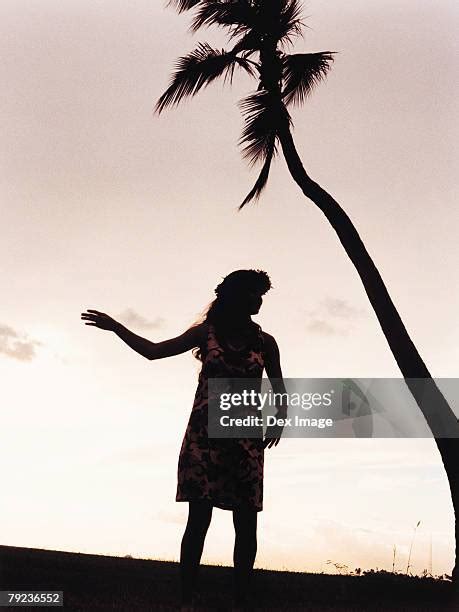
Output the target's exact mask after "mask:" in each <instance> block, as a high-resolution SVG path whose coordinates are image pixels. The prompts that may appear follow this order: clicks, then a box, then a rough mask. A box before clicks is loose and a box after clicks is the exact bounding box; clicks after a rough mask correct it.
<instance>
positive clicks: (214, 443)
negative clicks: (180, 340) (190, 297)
mask: <svg viewBox="0 0 459 612" xmlns="http://www.w3.org/2000/svg"><path fill="white" fill-rule="evenodd" d="M257 327H258V334H259V338H260V346H263V336H262V331H261V327H260V326H258V325H257ZM263 369H264V352H263V349H261V350H260V352H256V351H254V350H252V349H250V347H247V348H244V349H242V350H240V351H233V350H231V351H230V350H227V349H223V348H222V346H221V345H220V344H219V342H218V340H217V338H216V335H215V329H214V327H213V325H211V324H210V325H209V328H208V335H207V346H206V351H205V352H204V361H203V365H202V369H201V371H200V373H199V379H198V387H197V390H196V395H195V398H194V403H193V408H192V411H191V414H190V418H189V421H188V425H187V428H186V431H185V435H184V437H183V442H182V446H181V449H180V455H179V462H178V483H177V495H176V498H175V499H176V501H195V500H210V501H211V502H212V505H213V506H216V507H217V508H221V509H222V510H234V509H236V508H238V507H239V506H241V505H244V506H246V507H247V506H248V507H249V508H251V509H253V510H256V511H257V512H259V511H261V510H263V459H264V448H263V440H262V438H225V439H222V438H209V437H208V431H207V416H208V412H207V407H208V378H217V377H227V378H230V377H235V378H247V377H254V378H257V377H258V378H260V379H261V377H262V374H263Z"/></svg>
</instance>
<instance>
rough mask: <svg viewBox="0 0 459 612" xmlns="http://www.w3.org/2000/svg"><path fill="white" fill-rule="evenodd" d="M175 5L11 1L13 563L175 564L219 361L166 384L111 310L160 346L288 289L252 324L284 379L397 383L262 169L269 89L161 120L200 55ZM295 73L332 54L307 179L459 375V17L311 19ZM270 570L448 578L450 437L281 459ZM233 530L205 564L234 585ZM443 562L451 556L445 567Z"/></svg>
mask: <svg viewBox="0 0 459 612" xmlns="http://www.w3.org/2000/svg"><path fill="white" fill-rule="evenodd" d="M165 4H166V3H165V2H151V1H147V0H132V1H131V2H129V3H126V2H124V1H121V0H91V1H90V2H89V1H88V0H84V1H78V2H76V1H74V0H65V2H57V1H56V0H27V1H25V0H14V1H13V0H3V1H2V2H1V3H0V24H1V25H0V29H1V36H0V52H1V56H2V60H3V61H2V65H1V67H0V75H1V76H0V78H1V83H2V91H3V95H2V97H1V99H0V117H1V123H2V138H1V141H0V152H1V164H0V167H1V170H0V195H1V197H0V201H1V204H0V205H1V216H2V229H1V240H0V256H1V259H2V263H3V274H2V278H3V288H4V291H3V295H2V307H1V310H0V375H1V380H2V385H1V396H2V408H3V409H2V410H1V413H0V415H1V417H0V418H1V427H2V431H3V432H7V434H6V435H4V436H3V440H2V446H1V449H0V465H1V468H2V474H3V480H4V486H3V488H2V491H3V492H2V500H1V510H0V518H1V520H0V538H1V542H2V544H6V545H15V546H30V547H38V548H47V549H58V550H70V551H78V552H91V553H100V554H113V555H126V554H130V555H132V556H138V557H140V556H142V557H145V558H155V559H169V560H178V558H179V549H180V542H181V537H182V534H183V530H184V527H185V523H186V517H187V504H185V503H177V502H175V492H176V484H177V481H176V472H177V461H178V452H179V450H180V446H181V442H182V438H183V434H184V431H185V427H186V424H187V421H188V418H189V414H190V411H191V407H192V404H193V397H194V392H195V390H196V385H197V374H198V371H199V362H198V361H197V360H196V359H194V358H193V356H192V355H191V353H190V352H189V353H186V354H182V355H179V356H175V357H173V358H169V359H164V360H158V361H147V360H146V359H144V358H143V357H141V356H140V355H139V354H137V353H135V352H134V351H132V350H131V349H130V348H129V347H127V346H126V345H125V344H124V343H123V342H122V341H121V340H120V339H119V338H117V337H116V336H115V335H114V334H112V333H110V332H106V331H102V330H99V329H96V328H93V327H89V326H85V325H84V323H83V322H82V321H81V320H80V313H81V312H83V311H85V310H86V309H87V308H95V309H98V310H101V311H103V312H106V313H108V314H110V315H111V316H113V317H114V318H116V319H117V320H119V321H121V322H122V323H123V324H124V325H126V326H127V327H129V329H131V330H132V331H134V332H135V333H137V334H140V335H143V336H145V337H147V338H149V339H151V340H153V341H155V342H156V341H160V340H164V339H166V338H169V337H173V336H176V335H178V334H179V333H181V332H182V331H184V330H185V329H186V328H187V327H189V326H190V325H191V324H192V323H193V322H194V321H195V320H196V319H197V318H198V317H199V316H200V314H201V312H202V311H203V309H204V308H205V307H206V306H207V304H208V303H209V302H210V301H211V300H212V299H213V289H214V287H215V286H216V285H217V284H218V283H219V282H220V280H221V279H222V277H223V276H224V275H226V274H228V273H229V272H230V271H232V270H235V269H239V268H260V269H263V270H266V271H268V273H269V275H270V276H271V278H272V282H273V289H272V290H271V291H270V292H269V293H268V294H267V295H266V296H265V298H264V304H263V306H262V309H261V310H260V313H259V315H257V316H256V318H255V320H257V322H258V323H260V325H261V326H262V328H263V329H264V330H265V331H267V332H269V333H271V334H272V335H274V336H275V338H276V340H277V342H278V345H279V347H280V354H281V364H282V369H283V373H284V376H285V377H290V378H294V377H301V378H309V377H311V378H312V377H335V376H336V377H341V376H345V377H360V378H364V377H379V378H380V377H400V376H401V374H400V371H399V370H398V367H397V365H396V363H395V360H394V358H393V356H392V354H391V352H390V350H389V347H388V345H387V342H386V340H385V337H384V335H383V334H382V331H381V328H380V326H379V323H378V320H377V318H376V316H375V314H374V313H373V311H372V308H371V306H370V304H369V301H368V298H367V296H366V294H365V291H364V289H363V285H362V283H361V281H360V278H359V277H358V274H357V272H356V271H355V269H354V267H353V265H352V264H351V262H350V260H349V259H348V258H347V256H346V254H345V252H344V250H343V248H342V246H341V244H340V242H339V240H338V239H337V236H336V234H335V233H334V231H333V229H332V228H331V227H330V226H329V224H328V223H327V221H326V219H325V217H324V216H323V215H322V214H321V212H320V211H319V210H318V209H317V208H316V207H315V206H314V205H313V203H312V202H310V201H309V200H307V199H306V198H304V196H303V195H302V193H301V192H300V190H299V189H298V187H297V186H296V185H295V184H294V183H293V181H292V179H291V178H290V176H289V174H288V171H287V168H286V165H285V162H284V161H283V159H282V158H281V157H279V158H278V159H276V161H275V163H274V167H273V168H272V171H271V174H270V178H269V182H268V185H267V188H266V190H265V192H264V193H263V195H262V197H261V199H260V201H259V202H258V203H256V204H252V205H248V206H247V207H245V208H244V209H243V211H241V212H237V206H238V205H239V204H240V203H241V202H242V200H243V199H244V197H245V195H246V194H247V193H248V191H249V190H250V189H251V187H252V185H253V183H254V181H255V179H256V176H257V170H256V169H250V168H248V167H247V165H246V163H245V162H244V160H243V159H242V157H241V154H240V149H238V146H237V141H238V138H239V136H240V132H241V128H242V118H241V115H240V113H239V110H238V107H237V101H238V100H240V99H241V98H242V97H244V96H245V95H247V94H248V93H250V92H251V91H253V90H254V89H255V87H256V86H255V83H254V82H251V81H250V78H249V77H248V75H245V74H243V73H240V74H236V75H235V78H234V82H233V86H232V87H229V86H228V85H225V86H223V84H222V83H216V84H213V85H211V86H209V87H208V88H207V89H206V90H204V91H202V92H200V94H199V95H198V96H197V97H195V98H194V99H192V100H189V101H186V102H185V103H183V104H182V105H181V107H179V108H177V109H171V110H168V111H166V112H164V113H163V114H162V115H160V116H159V117H158V116H157V115H154V114H153V108H154V104H155V102H156V100H157V99H158V98H159V96H160V95H161V93H162V92H163V91H164V89H165V88H166V87H167V85H168V82H169V76H170V73H171V71H172V69H173V67H174V62H175V60H176V58H177V57H179V56H180V55H184V54H186V53H188V52H189V51H190V50H191V49H192V48H193V47H194V46H195V45H196V44H197V42H200V41H208V42H209V43H211V44H213V45H215V46H217V47H218V48H222V47H224V46H225V45H226V42H225V38H224V36H223V33H222V32H219V31H217V32H216V31H210V30H209V31H201V32H199V33H198V34H196V35H192V34H190V32H189V31H188V25H189V20H190V17H189V15H187V14H184V15H178V14H176V13H175V12H174V10H173V9H172V8H166V7H165ZM303 14H304V17H305V21H306V23H307V25H308V27H307V28H306V29H305V36H304V38H303V39H298V40H297V41H296V43H295V48H294V52H297V53H299V52H315V51H337V52H338V53H337V55H336V56H335V62H334V64H333V67H332V70H331V71H330V73H329V76H328V77H327V80H326V81H325V82H324V83H322V84H321V85H320V86H318V87H317V89H316V90H315V92H314V94H313V95H312V96H311V98H310V99H309V100H308V101H307V103H306V104H305V105H304V106H303V107H302V108H299V109H293V110H292V118H293V122H294V139H295V142H296V145H297V148H298V151H299V153H300V155H301V158H302V160H303V163H304V165H305V167H306V169H307V171H308V173H309V174H310V175H311V176H312V177H313V178H314V179H315V180H317V181H318V182H319V183H320V184H321V185H322V186H323V187H324V188H325V189H326V190H327V191H329V193H331V194H332V195H333V196H334V197H335V198H336V199H337V201H338V202H339V203H340V204H341V205H342V206H343V207H344V209H345V211H346V212H347V214H348V215H349V216H350V218H351V219H352V221H353V223H354V224H355V226H356V228H357V230H358V232H359V234H360V236H361V238H362V240H363V241H364V243H365V245H366V247H367V250H368V251H369V253H370V255H371V257H372V258H373V260H374V262H375V264H376V266H377V268H378V270H379V271H380V273H381V275H382V278H383V280H384V282H385V284H386V287H387V288H388V291H389V293H390V295H391V297H392V299H393V301H394V303H395V305H396V307H397V309H398V312H399V313H400V315H401V317H402V320H403V322H404V324H405V326H406V328H407V330H408V332H409V334H410V336H411V338H412V340H413V342H414V343H415V345H416V347H417V348H418V350H419V352H420V354H421V356H422V357H423V359H424V361H425V363H426V365H427V367H428V368H429V370H430V372H431V374H432V376H434V377H436V378H441V377H445V378H448V377H451V378H454V377H457V376H458V362H459V325H458V322H457V312H458V307H459V284H458V282H457V261H458V255H459V252H458V251H459V247H458V244H457V239H456V237H457V234H458V229H459V211H458V207H457V200H456V197H455V196H457V182H456V177H457V176H458V172H457V170H458V168H457V142H458V141H459V139H458V136H459V134H458V124H457V121H456V120H455V115H454V111H455V108H454V106H455V105H454V100H455V99H457V97H458V92H457V91H456V89H457V85H456V83H457V78H456V75H457V60H454V57H457V56H458V55H457V44H458V43H457V36H456V24H457V18H458V16H459V8H458V6H457V3H455V2H453V0H441V2H438V0H416V2H413V1H412V0H410V1H408V0H404V1H402V2H400V0H397V1H395V0H372V1H370V2H362V1H361V0H346V1H343V0H338V1H336V2H323V1H319V0H310V1H309V2H308V3H307V4H306V6H305V8H304V13H303ZM258 521H259V522H258V553H257V560H256V562H255V567H260V568H261V567H263V568H272V569H288V570H295V571H324V572H331V573H333V572H335V571H336V570H335V566H334V565H333V564H334V563H340V564H345V565H347V566H348V567H349V568H350V569H354V568H355V567H361V568H371V567H373V568H376V567H378V568H384V569H391V568H392V561H393V547H394V546H395V547H396V558H395V567H396V569H400V570H402V571H404V570H405V569H406V564H407V557H408V551H409V547H410V544H411V542H412V538H413V534H414V528H415V526H416V523H417V522H418V521H421V522H420V525H419V527H418V528H417V530H416V533H415V539H414V544H413V552H412V559H411V564H412V571H413V572H414V573H421V572H422V570H423V569H424V568H429V564H430V562H431V563H432V571H433V573H434V574H442V573H445V572H446V573H450V572H451V569H452V565H453V559H454V523H453V509H452V503H451V499H450V494H449V488H448V482H447V478H446V474H445V471H444V468H443V466H442V463H441V458H440V455H439V453H438V450H437V448H436V445H435V443H434V441H433V440H432V439H427V438H424V439H393V440H391V439H379V440H376V439H359V440H353V439H339V440H328V439H327V440H318V439H316V440H312V439H307V440H306V439H285V440H281V442H280V444H279V445H278V446H277V447H275V448H272V449H267V450H266V451H265V481H264V509H263V511H262V512H261V513H259V515H258ZM233 543H234V531H233V525H232V517H231V513H230V512H227V511H223V510H219V509H215V510H214V516H213V520H212V524H211V526H210V529H209V533H208V536H207V539H206V544H205V548H204V554H203V558H202V561H203V563H216V564H226V565H231V564H232V547H233ZM430 551H432V553H430Z"/></svg>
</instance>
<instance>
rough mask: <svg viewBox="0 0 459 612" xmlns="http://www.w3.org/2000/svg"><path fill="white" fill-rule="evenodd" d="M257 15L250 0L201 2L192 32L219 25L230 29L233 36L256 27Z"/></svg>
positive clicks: (192, 24) (204, 0) (206, 0)
mask: <svg viewBox="0 0 459 612" xmlns="http://www.w3.org/2000/svg"><path fill="white" fill-rule="evenodd" d="M256 23H257V13H256V11H255V8H254V7H253V6H252V3H251V2H249V1H248V0H237V1H235V0H201V1H200V2H199V7H198V10H197V13H196V15H195V17H194V18H193V21H192V23H191V28H190V29H191V30H192V31H193V32H196V31H197V30H199V28H201V27H205V26H209V25H218V26H223V27H227V28H229V29H230V31H231V33H232V34H233V35H235V34H236V33H237V34H240V33H243V32H246V31H248V30H250V29H252V28H255V27H256Z"/></svg>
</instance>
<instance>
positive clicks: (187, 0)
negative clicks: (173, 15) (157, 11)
mask: <svg viewBox="0 0 459 612" xmlns="http://www.w3.org/2000/svg"><path fill="white" fill-rule="evenodd" d="M200 1H201V0H169V2H168V3H167V5H166V6H174V7H175V8H176V9H177V11H178V12H179V13H183V12H184V11H189V10H190V9H192V8H193V7H194V6H196V5H197V4H199V3H200Z"/></svg>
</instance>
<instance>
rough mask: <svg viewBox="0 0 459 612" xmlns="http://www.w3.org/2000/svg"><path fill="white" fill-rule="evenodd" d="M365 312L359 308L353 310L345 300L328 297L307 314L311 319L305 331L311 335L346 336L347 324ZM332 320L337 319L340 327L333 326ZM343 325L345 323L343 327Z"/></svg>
mask: <svg viewBox="0 0 459 612" xmlns="http://www.w3.org/2000/svg"><path fill="white" fill-rule="evenodd" d="M365 312H366V311H364V310H363V309H361V308H355V307H354V306H352V305H351V304H349V303H348V302H346V300H342V299H339V298H334V297H330V296H328V297H326V298H325V299H323V300H322V301H321V303H320V305H319V306H318V307H317V308H315V309H313V310H309V311H308V312H307V314H308V315H309V317H311V318H310V320H309V322H308V325H307V329H308V330H309V331H311V332H313V333H316V334H321V335H327V336H331V335H335V334H340V335H346V334H348V333H349V328H350V325H349V324H352V322H353V320H354V319H356V318H359V317H361V316H362V315H363V314H364V313H365ZM333 319H335V320H336V319H338V320H339V321H340V322H341V325H335V324H334V323H333V322H332V321H333ZM343 323H345V325H344V326H343ZM346 323H347V325H346Z"/></svg>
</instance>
